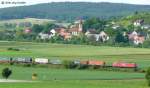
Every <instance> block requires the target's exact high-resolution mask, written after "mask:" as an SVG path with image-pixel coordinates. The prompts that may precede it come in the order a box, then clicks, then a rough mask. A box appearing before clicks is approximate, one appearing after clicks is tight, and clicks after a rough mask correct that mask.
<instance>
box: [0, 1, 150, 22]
mask: <svg viewBox="0 0 150 88" xmlns="http://www.w3.org/2000/svg"><path fill="white" fill-rule="evenodd" d="M135 11H139V12H143V11H150V6H149V5H132V4H120V3H90V2H53V3H45V4H37V5H31V6H21V7H11V8H3V9H2V8H1V9H0V20H6V19H22V18H25V17H30V18H42V19H55V20H69V21H70V20H74V19H77V18H84V19H86V18H89V17H102V18H107V17H112V16H125V15H129V14H131V13H134V12H135Z"/></svg>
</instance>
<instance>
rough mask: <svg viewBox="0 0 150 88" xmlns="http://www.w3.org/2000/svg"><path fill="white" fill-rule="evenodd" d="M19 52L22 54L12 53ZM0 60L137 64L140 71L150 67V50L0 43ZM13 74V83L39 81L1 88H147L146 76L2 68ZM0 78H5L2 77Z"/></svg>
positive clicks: (11, 84) (8, 84)
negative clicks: (98, 61) (15, 80)
mask: <svg viewBox="0 0 150 88" xmlns="http://www.w3.org/2000/svg"><path fill="white" fill-rule="evenodd" d="M8 48H17V49H20V51H10V50H8ZM0 57H45V58H49V59H55V58H59V59H62V60H75V59H81V60H87V59H97V60H104V61H106V62H107V63H109V64H111V63H112V62H114V61H128V62H136V63H137V64H138V65H139V67H140V68H147V67H149V66H150V64H149V62H150V59H149V58H150V49H146V48H130V47H128V48H127V47H124V48H123V47H108V46H90V45H70V44H66V45H64V44H49V43H31V42H6V41H4V42H0ZM4 67H9V68H11V69H12V70H13V74H12V75H11V76H10V79H17V80H32V79H31V76H32V74H33V73H37V74H38V79H37V80H36V81H38V82H33V83H0V88H70V87H72V88H148V87H147V83H146V81H145V79H144V77H145V74H144V73H135V72H115V71H100V70H75V69H74V70H71V69H52V68H40V67H36V68H35V67H22V66H10V65H0V71H1V70H2V69H3V68H4ZM0 78H2V77H1V76H0Z"/></svg>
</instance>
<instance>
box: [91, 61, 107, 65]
mask: <svg viewBox="0 0 150 88" xmlns="http://www.w3.org/2000/svg"><path fill="white" fill-rule="evenodd" d="M88 65H95V66H104V65H105V62H104V61H98V60H89V61H88Z"/></svg>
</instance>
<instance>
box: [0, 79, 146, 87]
mask: <svg viewBox="0 0 150 88" xmlns="http://www.w3.org/2000/svg"><path fill="white" fill-rule="evenodd" d="M0 88H149V87H147V85H146V82H145V81H144V80H92V81H91V80H84V81H80V80H65V81H64V80H63V81H62V80H56V81H49V82H38V83H1V84H0Z"/></svg>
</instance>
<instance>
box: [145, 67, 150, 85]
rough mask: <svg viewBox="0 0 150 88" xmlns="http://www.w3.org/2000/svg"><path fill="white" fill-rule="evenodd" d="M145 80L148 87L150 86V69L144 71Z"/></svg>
mask: <svg viewBox="0 0 150 88" xmlns="http://www.w3.org/2000/svg"><path fill="white" fill-rule="evenodd" d="M145 78H146V80H147V82H148V86H150V67H149V68H148V70H147V71H146V75H145Z"/></svg>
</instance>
